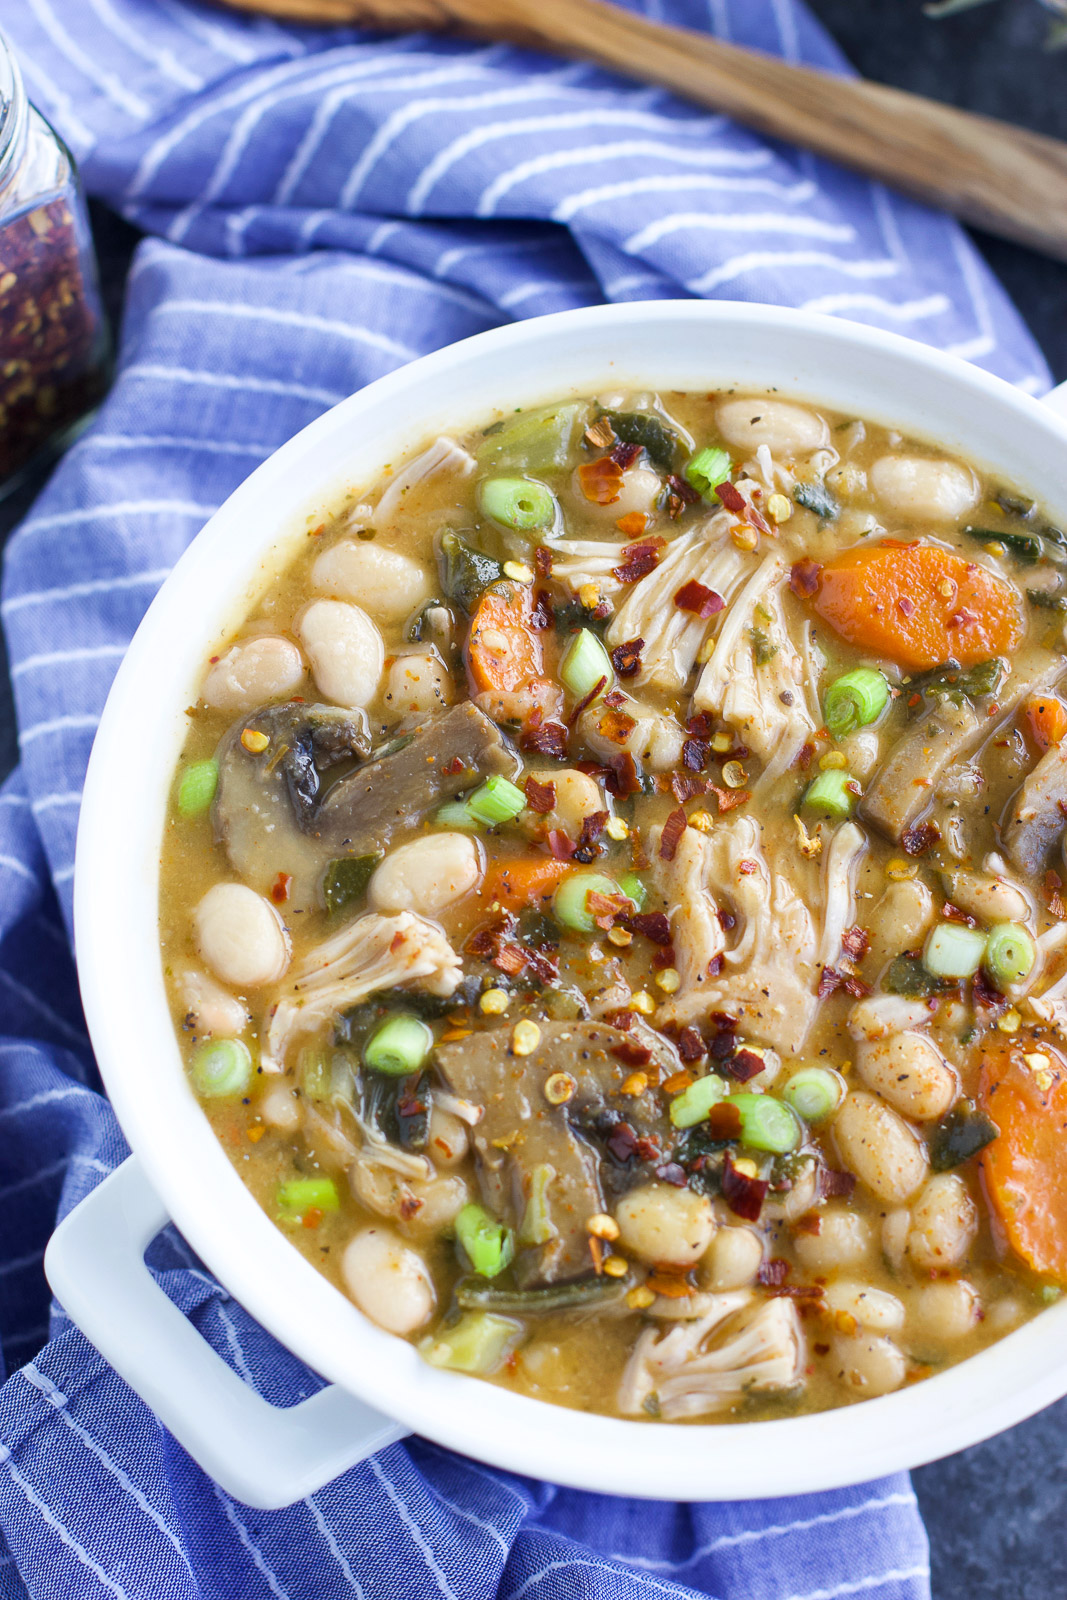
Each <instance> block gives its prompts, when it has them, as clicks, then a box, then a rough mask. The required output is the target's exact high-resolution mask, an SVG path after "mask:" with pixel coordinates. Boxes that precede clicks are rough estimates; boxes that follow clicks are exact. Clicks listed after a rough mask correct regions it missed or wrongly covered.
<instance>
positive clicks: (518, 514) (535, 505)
mask: <svg viewBox="0 0 1067 1600" xmlns="http://www.w3.org/2000/svg"><path fill="white" fill-rule="evenodd" d="M478 504H479V506H480V507H481V509H482V510H483V511H484V513H485V515H486V516H487V517H491V518H492V519H493V521H494V522H499V523H500V524H501V525H502V526H503V527H505V528H518V529H520V530H521V531H522V532H529V531H532V530H533V529H535V528H550V527H551V526H552V524H553V523H554V522H555V520H556V510H557V506H556V497H555V495H554V494H553V493H552V490H551V489H549V488H546V486H545V485H544V484H543V483H537V482H536V480H535V479H533V478H485V479H484V480H483V481H482V482H481V483H480V484H479V485H478Z"/></svg>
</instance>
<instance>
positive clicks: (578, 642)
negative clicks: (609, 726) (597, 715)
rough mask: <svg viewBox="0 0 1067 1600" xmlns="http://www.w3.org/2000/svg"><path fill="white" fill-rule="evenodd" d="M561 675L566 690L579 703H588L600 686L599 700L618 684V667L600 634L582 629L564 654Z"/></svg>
mask: <svg viewBox="0 0 1067 1600" xmlns="http://www.w3.org/2000/svg"><path fill="white" fill-rule="evenodd" d="M559 676H560V682H561V683H562V684H563V687H564V688H565V689H566V690H567V692H568V693H569V694H571V695H573V696H574V698H575V700H585V699H586V698H587V696H589V695H591V694H592V693H593V691H594V690H596V689H597V686H598V684H599V685H600V688H599V691H598V694H597V698H598V699H599V697H600V695H602V694H604V693H605V692H606V691H607V690H608V689H610V688H611V686H612V684H613V683H614V682H615V668H614V667H613V666H612V664H611V657H610V656H609V655H608V653H607V651H606V650H605V649H604V646H603V645H602V644H601V642H600V640H599V639H598V638H597V636H596V634H595V633H592V632H591V631H590V630H589V629H588V628H582V629H580V630H579V632H578V633H576V634H575V635H574V638H573V639H572V640H571V642H570V644H569V645H568V646H567V649H566V651H565V652H564V655H563V660H562V661H561V662H560V664H559Z"/></svg>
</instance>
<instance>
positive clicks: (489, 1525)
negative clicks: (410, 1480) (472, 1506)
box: [430, 1463, 510, 1561]
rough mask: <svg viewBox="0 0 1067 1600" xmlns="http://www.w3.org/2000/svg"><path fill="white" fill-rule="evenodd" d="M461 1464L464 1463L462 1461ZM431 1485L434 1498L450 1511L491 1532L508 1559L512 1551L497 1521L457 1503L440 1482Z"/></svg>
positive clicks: (465, 1520)
mask: <svg viewBox="0 0 1067 1600" xmlns="http://www.w3.org/2000/svg"><path fill="white" fill-rule="evenodd" d="M459 1464H460V1465H462V1463H459ZM430 1487H431V1489H432V1491H433V1495H434V1498H435V1499H436V1500H440V1502H441V1504H442V1505H446V1506H447V1507H448V1509H449V1511H454V1512H455V1513H456V1516H457V1517H462V1518H463V1520H464V1522H472V1523H473V1524H474V1526H475V1527H476V1528H481V1529H482V1531H483V1533H488V1534H491V1535H492V1537H493V1538H494V1539H495V1540H496V1542H497V1544H498V1545H499V1546H500V1552H501V1554H502V1555H503V1557H504V1560H505V1561H506V1560H507V1558H508V1555H509V1553H510V1546H509V1545H508V1542H507V1540H506V1539H505V1538H504V1536H503V1534H502V1533H501V1532H500V1529H499V1528H498V1527H497V1526H496V1524H495V1523H493V1522H487V1521H486V1519H485V1518H484V1517H477V1516H475V1514H474V1512H473V1511H468V1510H466V1509H465V1508H464V1507H463V1506H460V1505H457V1504H456V1502H455V1501H454V1500H450V1499H449V1497H448V1495H447V1494H445V1492H444V1490H443V1489H442V1488H441V1487H440V1486H439V1485H438V1484H436V1483H435V1484H431V1485H430Z"/></svg>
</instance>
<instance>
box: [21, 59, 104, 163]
mask: <svg viewBox="0 0 1067 1600" xmlns="http://www.w3.org/2000/svg"><path fill="white" fill-rule="evenodd" d="M19 65H20V66H21V68H22V75H23V77H24V78H26V79H27V80H28V82H29V84H30V85H31V88H32V86H33V85H34V84H37V85H38V86H39V87H38V90H37V93H36V94H34V96H33V98H34V99H35V100H42V99H43V100H44V102H45V104H46V105H48V106H49V107H50V108H54V109H53V111H52V114H53V117H54V118H55V121H56V122H59V123H62V125H63V129H64V131H65V133H66V135H67V138H68V140H69V141H70V143H71V144H73V145H76V146H78V147H79V149H80V151H81V152H83V153H84V151H86V150H88V149H89V148H90V146H91V145H92V144H93V143H94V136H93V134H91V133H90V132H89V129H88V128H87V127H86V126H85V123H84V122H83V121H82V119H81V118H80V117H79V115H78V113H77V112H76V111H75V109H74V102H73V101H72V100H71V98H70V95H69V94H67V92H66V90H65V89H61V88H60V87H59V84H58V83H56V82H54V80H53V79H52V78H50V77H49V76H48V74H47V72H45V71H44V69H43V67H40V66H38V65H37V63H36V61H34V59H33V57H32V56H30V55H29V53H28V52H27V50H26V48H25V46H24V45H20V47H19Z"/></svg>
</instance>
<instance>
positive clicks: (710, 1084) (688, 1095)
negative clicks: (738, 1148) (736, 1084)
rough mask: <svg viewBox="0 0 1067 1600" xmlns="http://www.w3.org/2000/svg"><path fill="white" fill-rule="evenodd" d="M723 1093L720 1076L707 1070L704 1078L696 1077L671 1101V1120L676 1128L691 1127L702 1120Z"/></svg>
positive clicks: (724, 1090)
mask: <svg viewBox="0 0 1067 1600" xmlns="http://www.w3.org/2000/svg"><path fill="white" fill-rule="evenodd" d="M725 1094H726V1084H725V1083H724V1082H723V1080H722V1078H717V1077H716V1076H715V1074H714V1072H709V1073H708V1075H707V1077H706V1078H698V1079H697V1081H696V1082H695V1083H691V1084H690V1085H689V1087H688V1089H683V1090H682V1092H681V1094H676V1095H675V1097H674V1099H673V1100H672V1101H671V1121H672V1122H673V1124H674V1126H675V1127H676V1128H693V1127H695V1126H696V1124H697V1123H698V1122H703V1121H704V1119H705V1118H706V1116H707V1115H708V1112H709V1111H710V1110H711V1108H712V1106H714V1105H718V1103H719V1101H720V1100H721V1099H722V1098H723V1096H724V1095H725Z"/></svg>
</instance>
